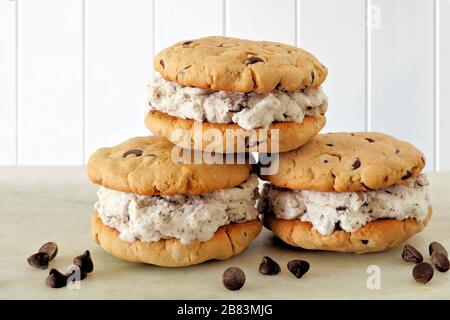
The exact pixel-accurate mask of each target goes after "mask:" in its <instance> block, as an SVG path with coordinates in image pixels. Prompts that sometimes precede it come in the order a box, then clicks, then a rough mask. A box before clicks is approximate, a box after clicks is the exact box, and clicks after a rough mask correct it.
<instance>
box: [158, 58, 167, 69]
mask: <svg viewBox="0 0 450 320" xmlns="http://www.w3.org/2000/svg"><path fill="white" fill-rule="evenodd" d="M159 64H160V65H161V67H163V69H165V68H166V66H165V64H164V60H162V59H161V60H159Z"/></svg>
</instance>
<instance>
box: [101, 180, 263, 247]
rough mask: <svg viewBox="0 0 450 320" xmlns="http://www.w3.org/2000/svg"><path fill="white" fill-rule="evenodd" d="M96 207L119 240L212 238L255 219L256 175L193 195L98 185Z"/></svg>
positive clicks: (104, 222) (182, 241)
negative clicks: (224, 228) (156, 193)
mask: <svg viewBox="0 0 450 320" xmlns="http://www.w3.org/2000/svg"><path fill="white" fill-rule="evenodd" d="M97 195H98V198H99V200H98V202H97V203H96V204H95V208H96V210H97V212H98V214H99V216H100V218H101V220H102V222H103V224H105V225H107V226H110V227H112V228H114V229H116V230H118V231H119V232H120V239H122V240H124V241H128V242H133V241H135V240H140V241H143V242H152V241H158V240H161V239H168V238H177V239H179V240H180V241H181V243H183V244H189V243H191V242H192V241H193V240H195V239H198V240H200V241H206V240H209V239H211V238H213V236H214V233H215V232H216V231H217V229H218V228H219V227H221V226H224V225H228V224H230V223H241V222H245V221H250V220H254V219H256V218H257V216H258V212H257V210H256V207H255V203H256V200H257V198H258V197H259V193H258V178H257V176H256V175H255V174H252V175H250V177H249V178H248V179H247V181H245V182H244V183H242V184H241V185H239V186H236V187H234V188H230V189H222V190H218V191H214V192H211V193H207V194H203V195H198V196H193V195H189V194H180V195H173V196H163V195H161V196H142V195H136V194H133V193H126V192H120V191H116V190H111V189H108V188H105V187H100V189H99V191H98V192H97Z"/></svg>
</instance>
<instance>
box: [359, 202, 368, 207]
mask: <svg viewBox="0 0 450 320" xmlns="http://www.w3.org/2000/svg"><path fill="white" fill-rule="evenodd" d="M368 206H369V203H368V202H364V203H363V204H362V205H361V207H368Z"/></svg>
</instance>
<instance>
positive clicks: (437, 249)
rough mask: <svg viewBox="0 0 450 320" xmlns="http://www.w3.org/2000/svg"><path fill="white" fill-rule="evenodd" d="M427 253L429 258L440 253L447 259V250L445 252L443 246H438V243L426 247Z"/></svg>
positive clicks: (434, 242)
mask: <svg viewBox="0 0 450 320" xmlns="http://www.w3.org/2000/svg"><path fill="white" fill-rule="evenodd" d="M428 252H429V253H430V256H431V255H433V253H435V252H438V253H442V254H443V255H444V256H446V257H448V253H447V250H445V248H444V246H443V245H442V244H440V243H439V242H436V241H433V242H432V243H430V245H429V246H428Z"/></svg>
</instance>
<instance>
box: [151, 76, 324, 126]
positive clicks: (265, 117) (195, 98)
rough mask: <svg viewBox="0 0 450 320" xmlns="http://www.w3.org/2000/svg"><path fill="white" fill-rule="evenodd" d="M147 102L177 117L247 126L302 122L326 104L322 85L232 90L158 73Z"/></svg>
mask: <svg viewBox="0 0 450 320" xmlns="http://www.w3.org/2000/svg"><path fill="white" fill-rule="evenodd" d="M148 103H149V105H150V108H151V110H158V111H160V112H163V113H166V114H169V115H171V116H174V117H177V118H182V119H192V120H195V121H199V122H203V121H207V122H212V123H236V124H238V125H239V126H240V127H242V128H244V129H246V130H251V129H255V128H267V127H268V126H269V125H270V124H271V123H272V122H280V121H294V122H296V123H302V122H303V119H304V118H305V116H318V115H322V114H324V113H325V112H326V111H327V108H328V98H327V96H326V95H325V93H324V92H323V90H322V87H319V88H317V89H302V90H297V91H294V92H286V91H283V90H277V91H275V92H273V93H256V92H251V93H232V92H225V91H212V90H205V89H199V88H193V87H185V86H182V85H180V84H178V83H176V82H171V81H167V80H164V79H163V78H159V77H158V78H154V79H152V80H151V81H150V83H149V85H148Z"/></svg>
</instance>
